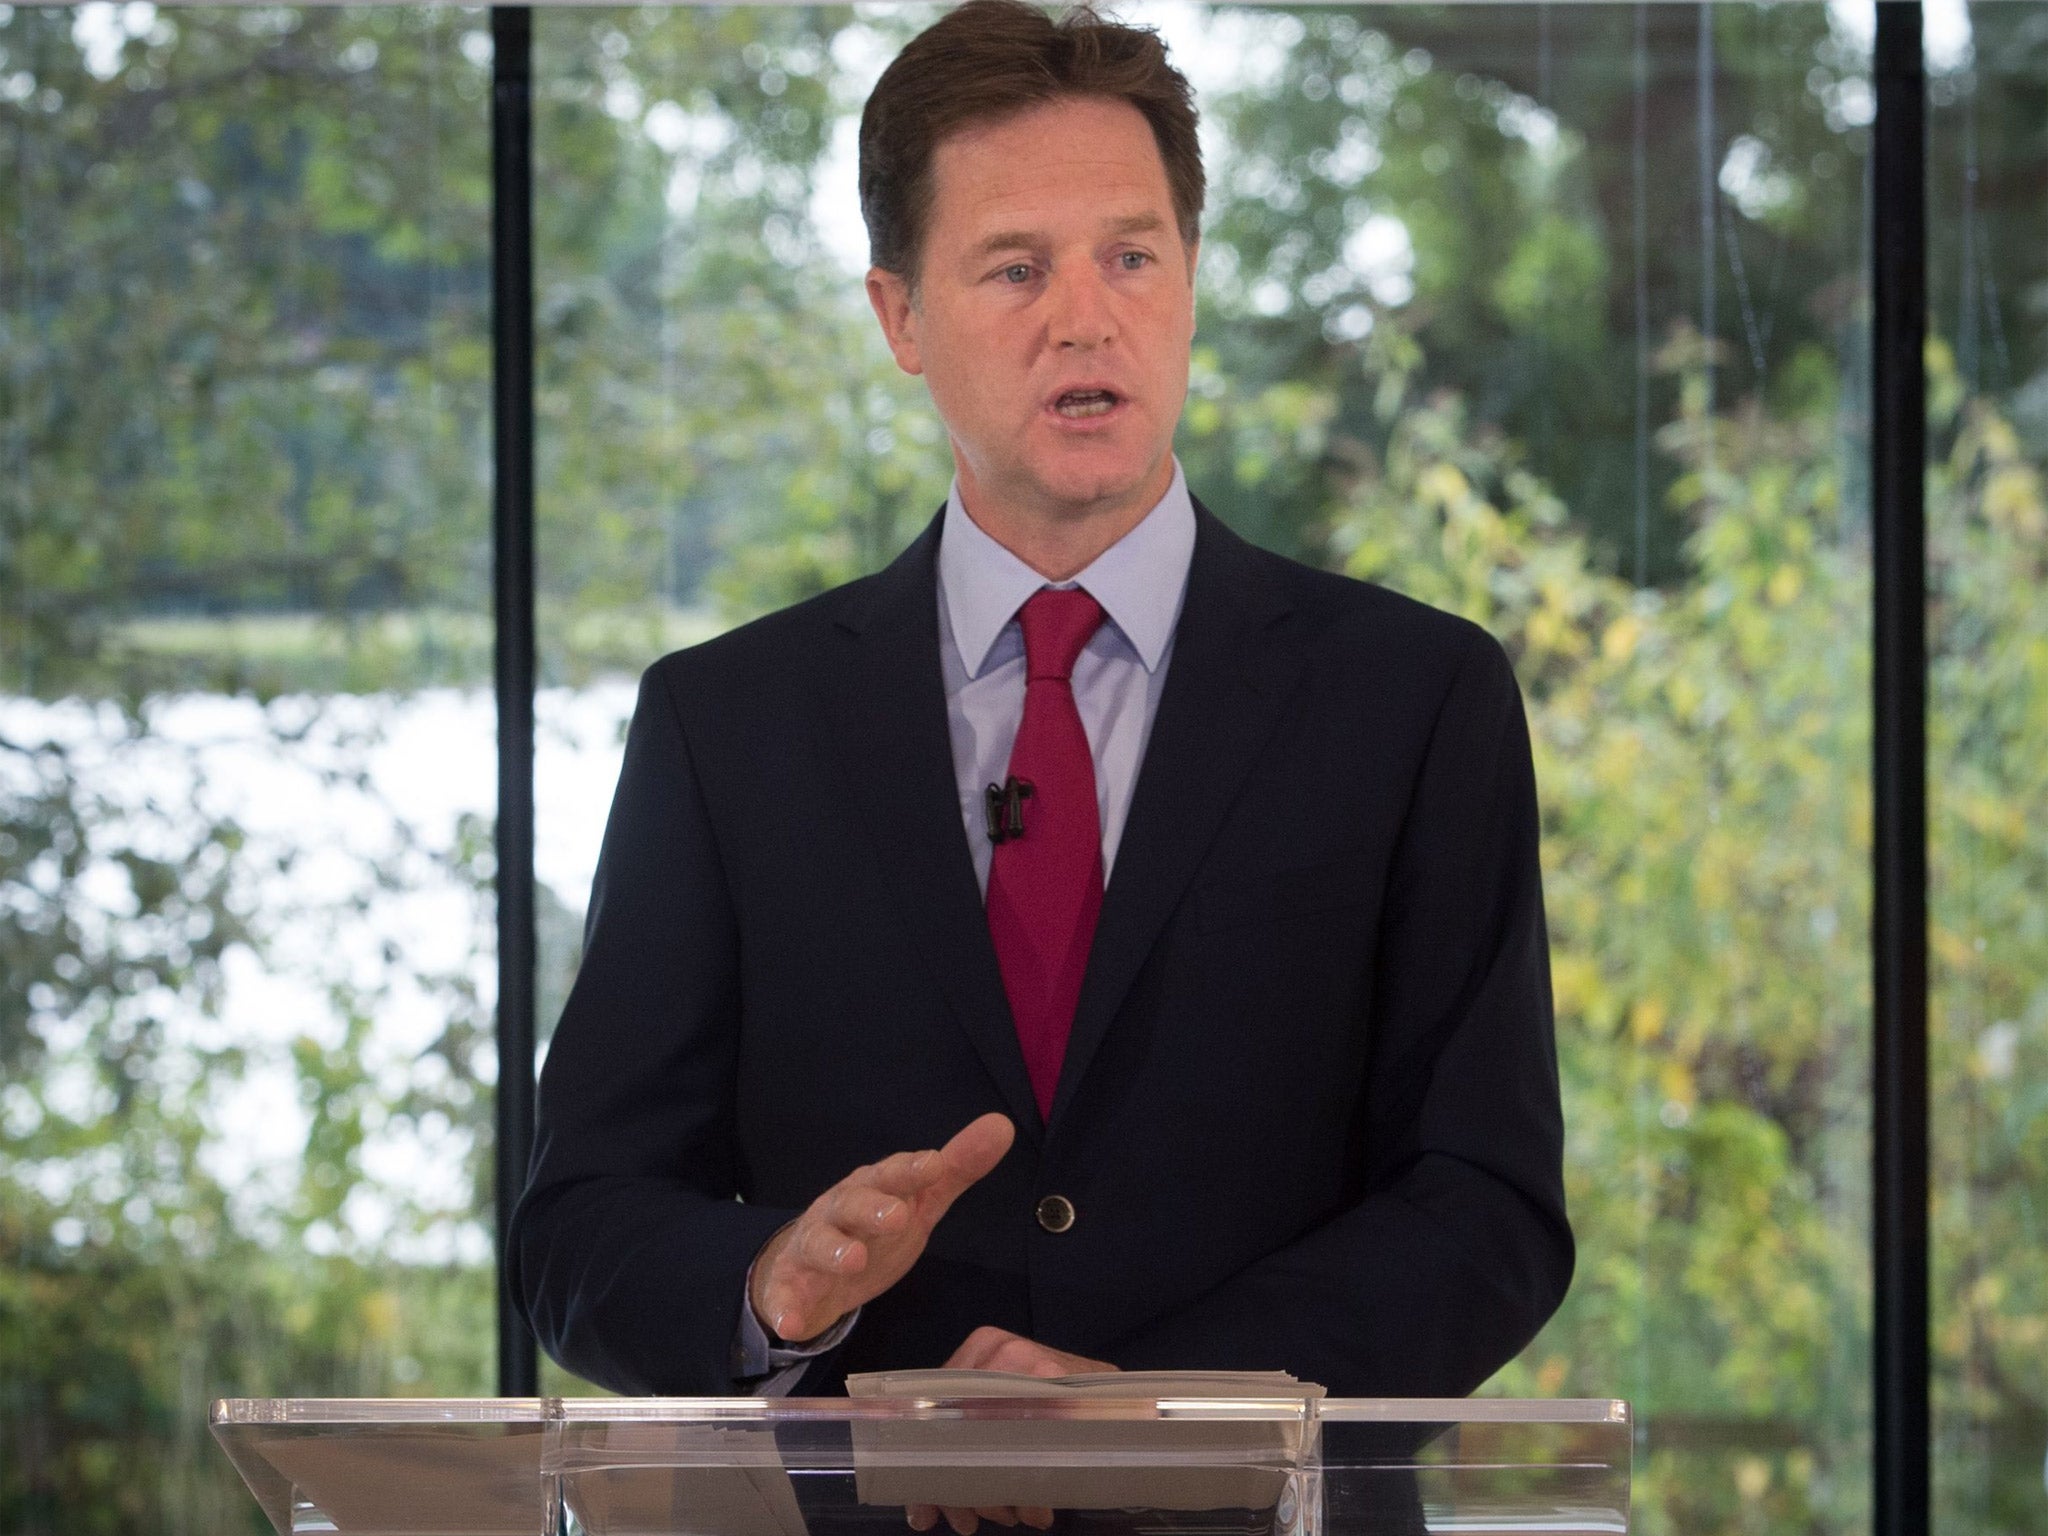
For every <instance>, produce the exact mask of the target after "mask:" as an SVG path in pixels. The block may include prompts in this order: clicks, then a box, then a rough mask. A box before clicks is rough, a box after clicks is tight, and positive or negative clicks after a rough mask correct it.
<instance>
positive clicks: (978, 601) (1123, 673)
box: [733, 460, 1195, 1397]
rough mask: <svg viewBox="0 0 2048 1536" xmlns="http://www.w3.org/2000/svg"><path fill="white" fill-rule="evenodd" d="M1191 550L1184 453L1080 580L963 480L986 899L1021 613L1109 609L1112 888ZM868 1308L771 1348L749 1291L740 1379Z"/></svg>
mask: <svg viewBox="0 0 2048 1536" xmlns="http://www.w3.org/2000/svg"><path fill="white" fill-rule="evenodd" d="M1194 554H1195V508H1194V503H1193V502H1192V501H1191V500H1189V498H1188V486H1187V478H1186V476H1185V475H1184V474H1183V473H1182V472H1181V467H1180V463H1179V461H1178V460H1175V462H1174V466H1173V483H1172V484H1171V485H1169V486H1168V487H1167V488H1166V494H1165V495H1164V496H1162V497H1161V498H1160V499H1159V502H1158V504H1157V505H1155V506H1154V507H1153V508H1152V510H1151V511H1150V512H1148V513H1146V514H1145V516H1144V517H1143V518H1142V519H1140V521H1139V522H1138V525H1137V526H1136V527H1135V528H1133V529H1131V531H1130V532H1129V533H1127V534H1125V535H1124V536H1123V537H1122V538H1121V539H1118V540H1117V541H1116V543H1114V544H1112V545H1110V547H1109V548H1108V549H1106V550H1104V551H1103V552H1102V553H1101V554H1100V555H1097V556H1096V557H1095V559H1094V561H1093V562H1092V563H1090V564H1089V566H1088V567H1087V568H1086V569H1085V570H1083V571H1082V572H1081V573H1080V574H1079V575H1077V576H1075V577H1074V579H1073V580H1072V581H1061V582H1048V581H1047V580H1046V579H1045V578H1044V577H1043V576H1041V575H1040V574H1039V573H1038V572H1037V571H1035V570H1033V569H1032V568H1031V567H1030V566H1028V565H1026V564H1025V563H1024V562H1023V561H1022V560H1020V559H1019V558H1018V557H1017V556H1016V555H1014V554H1012V553H1011V552H1010V551H1009V550H1008V549H1006V548H1004V547H1003V545H1001V544H999V543H997V542H996V541H995V539H994V538H992V537H990V536H989V535H988V534H987V533H985V532H983V531H982V528H981V526H980V525H979V524H978V523H976V522H975V521H974V519H973V518H972V517H971V516H970V515H969V514H968V511H967V508H966V505H965V504H964V503H963V502H962V501H961V500H960V482H959V481H958V480H955V481H954V482H953V488H952V489H951V491H949V492H948V493H947V495H946V521H945V526H944V527H943V528H942V529H941V531H940V535H939V667H940V671H941V674H942V676H943V678H944V680H945V688H946V727H947V731H948V733H949V734H950V735H951V737H952V742H953V777H954V780H955V782H956V783H957V784H958V786H959V791H960V819H961V822H962V823H963V824H964V826H965V827H966V830H967V847H968V850H969V851H970V852H971V853H972V854H973V856H974V877H975V880H976V881H977V882H978V883H979V884H980V886H981V889H982V891H983V893H984V894H986V893H987V891H988V863H989V854H990V852H991V846H990V843H989V840H988V821H987V817H986V815H985V813H984V811H983V804H984V802H983V798H982V792H983V790H984V789H985V788H986V787H987V786H988V785H990V784H1000V783H1001V782H1002V781H1003V779H1004V778H1005V777H1007V776H1008V774H1009V765H1010V748H1011V747H1012V746H1013V745H1014V744H1015V743H1016V739H1017V726H1018V723H1019V722H1020V721H1021V720H1022V719H1023V716H1024V685H1025V668H1024V627H1023V625H1021V624H1020V623H1019V622H1018V621H1017V610H1018V609H1020V608H1022V607H1023V606H1024V602H1025V599H1027V598H1029V597H1030V596H1031V595H1032V594H1033V593H1034V592H1036V591H1038V589H1039V588H1040V587H1045V586H1053V587H1061V588H1065V587H1080V588H1082V589H1084V590H1085V591H1086V592H1087V593H1088V595H1089V596H1090V597H1092V598H1094V599H1095V601H1096V602H1098V603H1100V604H1101V605H1102V609H1103V612H1104V613H1105V614H1106V615H1107V619H1106V621H1105V622H1104V624H1103V625H1102V627H1101V628H1100V629H1098V630H1096V631H1095V633H1094V635H1093V636H1092V637H1090V639H1089V641H1088V644H1087V645H1086V646H1085V647H1084V648H1083V649H1082V652H1081V655H1080V658H1079V659H1078V660H1077V661H1076V662H1075V663H1074V704H1075V706H1076V708H1078V709H1079V711H1080V714H1081V727H1082V729H1083V730H1084V731H1086V732H1087V735H1088V750H1089V754H1090V755H1091V756H1092V757H1093V758H1094V759H1095V794H1096V800H1097V808H1098V810H1099V811H1100V813H1101V818H1102V874H1103V879H1104V881H1105V883H1106V882H1107V881H1108V880H1109V879H1110V877H1111V871H1112V869H1113V867H1114V865H1115V863H1116V850H1117V845H1118V843H1120V842H1121V841H1122V840H1123V833H1124V822H1125V820H1126V819H1127V818H1128V817H1129V815H1130V811H1131V795H1132V792H1133V791H1134V790H1136V788H1137V785H1138V768H1139V765H1140V764H1141V763H1142V762H1143V761H1144V759H1145V743H1146V742H1147V741H1149V740H1150V739H1151V736H1152V721H1153V719H1154V717H1155V716H1157V714H1158V713H1159V697H1160V694H1161V692H1162V691H1163V690H1164V688H1165V686H1166V668H1167V663H1168V662H1169V661H1170V660H1171V659H1172V656H1173V631H1174V626H1175V625H1176V624H1178V623H1179V622H1180V609H1181V603H1182V601H1183V599H1184V598H1185V597H1186V596H1187V588H1188V566H1189V564H1190V563H1191V562H1192V561H1193V559H1194ZM750 1279H751V1276H750ZM750 1288H751V1287H750ZM859 1316H860V1313H859V1312H858V1311H855V1312H852V1313H849V1314H848V1315H847V1316H846V1317H843V1318H841V1319H840V1320H839V1322H838V1323H837V1324H836V1325H835V1326H834V1327H833V1329H832V1331H831V1332H830V1333H828V1334H826V1335H825V1336H824V1337H822V1338H820V1339H818V1340H817V1341H816V1342H815V1343H813V1344H811V1345H809V1346H808V1347H806V1348H804V1349H784V1348H770V1346H769V1342H768V1335H767V1333H766V1331H765V1330H764V1329H763V1328H762V1327H761V1324H760V1322H759V1320H758V1319H756V1318H755V1316H754V1309H753V1307H752V1306H750V1305H748V1304H746V1302H745V1300H744V1299H742V1302H741V1305H740V1327H739V1337H738V1338H737V1339H735V1340H734V1343H733V1375H734V1376H735V1377H736V1378H739V1379H742V1380H745V1379H748V1378H752V1377H757V1376H759V1377H764V1378H765V1379H763V1380H762V1381H760V1382H759V1383H758V1384H757V1385H756V1386H755V1388H754V1391H755V1393H756V1395H758V1396H761V1397H780V1396H781V1395H783V1394H784V1393H786V1392H787V1391H788V1390H789V1389H790V1388H791V1387H793V1386H795V1385H796V1381H797V1378H798V1377H799V1376H801V1375H802V1374H803V1368H804V1366H805V1365H806V1364H807V1363H808V1362H809V1361H810V1360H811V1359H812V1358H813V1357H814V1356H817V1355H821V1354H823V1353H824V1352H825V1351H826V1350H829V1349H832V1348H834V1347H835V1346H837V1345H838V1344H839V1343H840V1341H841V1340H843V1339H844V1338H845V1337H846V1335H847V1333H848V1332H849V1331H850V1330H851V1329H852V1327H853V1325H854V1322H855V1321H856V1320H857V1319H858V1318H859ZM771 1373H772V1374H771Z"/></svg>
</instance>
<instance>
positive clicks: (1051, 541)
mask: <svg viewBox="0 0 2048 1536" xmlns="http://www.w3.org/2000/svg"><path fill="white" fill-rule="evenodd" d="M1172 484H1173V459H1172V458H1171V457H1170V456H1169V457H1168V458H1166V459H1165V460H1163V461H1162V463H1161V465H1160V470H1159V473H1158V474H1156V475H1153V476H1151V477H1150V479H1149V481H1148V483H1147V485H1146V487H1145V488H1144V489H1142V490H1140V491H1138V492H1135V493H1133V494H1131V495H1129V496H1120V497H1118V498H1116V499H1115V500H1114V501H1105V502H1097V503H1092V504H1090V505H1088V506H1085V507H1081V508H1073V507H1046V508H1041V507H1036V506H1032V505H1028V504H1025V505H1018V504H1012V503H1006V502H1005V501H1004V500H1003V499H1002V498H1000V497H991V496H989V495H987V494H985V493H984V492H983V491H982V490H981V489H980V488H979V487H976V486H975V485H973V484H972V483H971V482H970V479H969V476H968V475H967V473H966V471H965V469H964V466H963V468H962V471H961V474H960V504H961V506H962V507H964V508H965V509H966V511H967V515H968V516H969V517H971V518H972V519H973V520H974V525H975V526H976V527H977V528H979V529H980V530H981V531H982V532H983V533H985V534H987V535H988V536H989V537H990V538H992V539H994V540H995V541H996V542H997V543H998V544H1000V545H1002V546H1003V548H1005V549H1007V550H1008V551H1009V552H1010V553H1011V554H1013V555H1015V556H1016V557H1017V558H1018V559H1019V560H1022V561H1023V562H1024V563H1025V564H1026V565H1028V566H1030V567H1031V569H1033V570H1034V571H1036V572H1038V574H1039V575H1041V576H1043V577H1044V578H1045V579H1046V580H1047V581H1071V580H1073V578H1074V577H1076V576H1078V575H1080V574H1081V572H1083V571H1085V570H1086V569H1088V567H1089V566H1091V565H1093V564H1094V563H1095V561H1096V559H1097V557H1098V556H1100V555H1101V554H1102V552H1103V551H1104V550H1106V549H1108V548H1109V547H1110V546H1111V545H1112V544H1114V543H1116V541H1117V540H1118V539H1121V538H1122V537H1123V536H1124V535H1125V534H1127V533H1129V532H1130V531H1131V530H1132V529H1133V528H1135V527H1137V526H1138V524H1140V523H1142V522H1143V521H1144V520H1145V517H1146V515H1147V514H1148V513H1150V512H1151V510H1152V509H1153V508H1154V507H1156V506H1158V505H1159V503H1160V501H1161V499H1162V498H1164V497H1165V495H1166V492H1167V490H1168V489H1169V488H1170V487H1171V486H1172Z"/></svg>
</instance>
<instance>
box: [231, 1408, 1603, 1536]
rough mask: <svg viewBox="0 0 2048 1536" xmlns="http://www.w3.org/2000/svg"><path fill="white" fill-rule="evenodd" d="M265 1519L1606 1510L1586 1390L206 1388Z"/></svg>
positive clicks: (1323, 1520)
mask: <svg viewBox="0 0 2048 1536" xmlns="http://www.w3.org/2000/svg"><path fill="white" fill-rule="evenodd" d="M213 1432H214V1435H215V1436H216V1437H217V1438H218V1439H219V1441H220V1443H221V1446H222V1447H223V1449H225V1450H226V1452H227V1453H228V1455H229V1457H231V1458H232V1459H233V1461H234V1463H235V1466H236V1468H237V1469H238V1470H239V1471H240V1472H241V1474H242V1476H243V1478H244V1479H245V1480H246V1481H247V1482H248V1484H249V1488H250V1491H251V1492H252V1493H254V1494H255V1496H256V1498H257V1501H258V1502H259V1503H260V1504H261V1505H262V1506H263V1510H264V1512H265V1513H266V1514H267V1515H269V1517H270V1520H271V1523H272V1524H274V1525H275V1526H276V1527H277V1529H278V1531H279V1533H280V1536H292V1533H304V1532H313V1531H322V1532H335V1533H338V1536H906V1533H907V1532H909V1531H910V1530H912V1529H913V1528H914V1527H915V1526H917V1525H924V1524H930V1523H932V1522H934V1521H935V1522H936V1532H935V1536H951V1527H950V1526H949V1524H948V1521H947V1519H946V1518H945V1515H946V1514H947V1513H948V1512H951V1513H953V1514H955V1515H956V1516H958V1517H959V1518H960V1519H961V1522H962V1523H963V1524H964V1523H965V1515H964V1513H963V1512H965V1511H969V1510H974V1509H980V1510H982V1511H984V1514H983V1515H982V1516H981V1523H982V1531H983V1536H989V1532H990V1521H991V1520H994V1521H995V1522H997V1523H998V1524H1001V1523H1007V1522H1012V1521H1014V1522H1016V1536H1028V1533H1029V1532H1030V1530H1031V1528H1032V1527H1039V1528H1049V1529H1051V1530H1052V1531H1053V1532H1054V1533H1055V1536H1058V1533H1066V1536H1422V1533H1424V1532H1437V1531H1471V1532H1486V1533H1489V1536H1511V1533H1522V1532H1527V1533H1535V1532H1543V1533H1545V1536H1577V1533H1594V1532H1603V1533H1604V1532H1625V1531H1626V1530H1627V1529H1628V1507H1629V1461H1630V1451H1631V1440H1632V1432H1631V1426H1630V1422H1629V1411H1628V1405H1627V1404H1626V1403H1622V1402H1612V1401H1607V1400H1605V1399H1597V1400H1585V1399H1582V1400H1570V1401H1521V1400H1515V1399H1504V1398H1469V1399H1444V1400H1436V1399H1427V1400H1425V1399H1398V1400H1397V1399H1363V1398H1355V1399H1346V1398H1326V1399H1323V1400H1321V1401H1308V1402H1303V1401H1299V1400H1292V1399H1290V1400H1284V1401H1283V1400H1277V1399H1276V1400H1270V1401H1268V1400H1243V1399H1238V1400H1228V1401H1226V1400H1212V1399H1202V1398H1196V1397H1186V1398H1171V1397H1162V1398H1108V1397H1087V1398H1047V1397H1034V1398H989V1397H975V1398H952V1399H947V1398H866V1399H846V1398H833V1399H822V1398H820V1399H782V1400H762V1399H755V1398H637V1399H605V1398H552V1397H550V1398H460V1399H416V1400H400V1399H389V1400H341V1399H320V1398H305V1399H291V1398H272V1399H227V1400H223V1401H221V1402H218V1403H216V1404H215V1405H214V1408H213Z"/></svg>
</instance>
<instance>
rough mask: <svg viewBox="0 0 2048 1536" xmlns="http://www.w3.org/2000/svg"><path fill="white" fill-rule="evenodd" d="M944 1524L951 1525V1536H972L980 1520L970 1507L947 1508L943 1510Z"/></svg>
mask: <svg viewBox="0 0 2048 1536" xmlns="http://www.w3.org/2000/svg"><path fill="white" fill-rule="evenodd" d="M945 1516H946V1524H948V1525H950V1526H951V1527H953V1536H974V1533H975V1532H976V1531H977V1530H979V1529H980V1528H981V1521H980V1519H979V1518H977V1517H976V1515H975V1513H974V1511H973V1510H971V1509H948V1510H946V1511H945Z"/></svg>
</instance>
